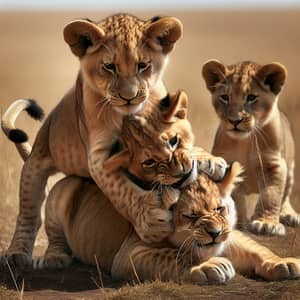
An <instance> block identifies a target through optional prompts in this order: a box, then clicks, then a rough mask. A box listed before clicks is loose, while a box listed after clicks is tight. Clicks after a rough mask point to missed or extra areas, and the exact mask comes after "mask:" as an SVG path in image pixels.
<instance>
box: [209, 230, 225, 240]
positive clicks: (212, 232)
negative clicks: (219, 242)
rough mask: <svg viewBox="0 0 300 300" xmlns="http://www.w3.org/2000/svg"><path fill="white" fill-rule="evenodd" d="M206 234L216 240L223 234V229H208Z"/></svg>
mask: <svg viewBox="0 0 300 300" xmlns="http://www.w3.org/2000/svg"><path fill="white" fill-rule="evenodd" d="M206 232H207V233H208V234H209V235H210V236H211V237H212V238H213V239H216V238H217V237H218V236H219V235H220V234H221V232H222V229H221V228H215V229H206Z"/></svg>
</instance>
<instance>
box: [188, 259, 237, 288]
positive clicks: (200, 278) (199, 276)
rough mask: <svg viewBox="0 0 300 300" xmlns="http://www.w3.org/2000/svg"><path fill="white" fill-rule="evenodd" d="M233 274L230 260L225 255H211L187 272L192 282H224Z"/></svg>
mask: <svg viewBox="0 0 300 300" xmlns="http://www.w3.org/2000/svg"><path fill="white" fill-rule="evenodd" d="M234 276H235V270H234V267H233V265H232V263H231V261H230V260H228V259H227V258H225V257H212V258H210V259H209V260H208V261H206V262H204V263H202V264H200V265H199V266H197V267H193V268H192V269H191V272H190V274H189V277H190V278H189V279H190V281H191V282H192V283H197V284H207V283H208V284H216V283H225V282H227V281H229V280H231V279H232V278H233V277H234Z"/></svg>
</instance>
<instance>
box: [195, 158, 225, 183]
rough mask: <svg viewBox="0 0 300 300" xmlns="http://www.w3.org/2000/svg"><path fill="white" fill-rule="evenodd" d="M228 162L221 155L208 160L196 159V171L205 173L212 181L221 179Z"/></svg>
mask: <svg viewBox="0 0 300 300" xmlns="http://www.w3.org/2000/svg"><path fill="white" fill-rule="evenodd" d="M227 168H228V164H227V162H226V160H225V159H223V158H222V157H219V156H216V157H213V158H211V159H208V160H203V161H198V171H202V172H204V173H206V174H207V175H208V176H209V177H210V178H211V179H212V180H214V181H222V179H223V178H224V176H225V174H226V171H227Z"/></svg>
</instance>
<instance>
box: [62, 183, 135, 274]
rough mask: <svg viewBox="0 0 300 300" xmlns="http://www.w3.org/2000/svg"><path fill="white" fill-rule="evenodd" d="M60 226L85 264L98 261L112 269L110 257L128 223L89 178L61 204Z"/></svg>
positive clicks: (126, 230) (125, 234) (125, 231)
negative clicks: (67, 201) (61, 224)
mask: <svg viewBox="0 0 300 300" xmlns="http://www.w3.org/2000/svg"><path fill="white" fill-rule="evenodd" d="M63 218H64V220H63V227H64V231H65V235H66V238H67V241H68V245H69V247H70V248H71V250H72V253H73V255H74V256H76V257H78V258H80V260H81V261H83V262H84V263H87V264H93V265H95V263H96V258H95V256H96V257H97V261H98V263H99V264H100V266H101V268H104V269H105V270H107V271H110V270H111V266H112V262H113V259H114V257H115V255H116V253H117V252H118V251H119V249H120V247H121V245H122V243H123V241H124V240H125V238H126V236H127V235H128V234H129V232H131V231H130V229H131V225H130V224H129V222H127V221H126V220H125V219H124V218H123V217H121V216H120V215H119V214H118V213H117V212H116V210H115V209H114V207H113V206H112V204H111V203H110V201H109V200H108V199H107V198H106V197H105V196H104V195H103V194H102V192H101V191H100V190H99V188H98V187H97V186H96V185H95V184H94V183H92V182H84V184H83V186H82V187H81V188H80V189H78V190H77V191H76V192H75V193H74V196H73V197H70V200H69V203H66V204H65V208H64V217H63Z"/></svg>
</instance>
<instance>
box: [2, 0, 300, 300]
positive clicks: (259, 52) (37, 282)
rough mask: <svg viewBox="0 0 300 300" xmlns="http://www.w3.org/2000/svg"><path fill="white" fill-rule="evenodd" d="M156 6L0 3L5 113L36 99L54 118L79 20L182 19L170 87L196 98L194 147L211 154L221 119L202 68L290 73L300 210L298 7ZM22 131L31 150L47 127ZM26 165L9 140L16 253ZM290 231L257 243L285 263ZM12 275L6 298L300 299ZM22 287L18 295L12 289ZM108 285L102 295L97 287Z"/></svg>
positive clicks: (298, 246)
mask: <svg viewBox="0 0 300 300" xmlns="http://www.w3.org/2000/svg"><path fill="white" fill-rule="evenodd" d="M150 2H151V3H148V4H147V3H142V1H138V0H132V1H129V0H128V1H122V0H115V1H113V0H111V1H107V0H106V1H104V0H103V1H93V0H86V1H79V0H75V1H68V0H65V1H60V2H58V1H51V3H50V2H48V1H39V2H38V1H37V0H36V1H35V0H31V1H22V2H21V1H17V0H0V37H1V46H0V110H1V114H2V113H3V111H4V110H5V109H6V108H7V107H8V105H9V104H10V103H11V102H12V101H13V100H15V99H18V98H24V97H25V98H33V99H36V100H37V101H38V102H39V103H40V104H41V106H42V107H43V108H44V109H45V112H46V114H48V113H49V112H50V111H51V109H52V108H53V107H54V106H55V105H56V104H57V103H58V101H59V100H60V98H61V97H62V96H63V95H64V93H65V92H66V91H67V90H68V89H69V88H70V87H71V86H72V85H73V83H74V81H75V78H76V74H77V70H78V67H79V63H78V61H77V59H76V58H75V57H74V56H73V55H72V54H71V51H70V50H69V48H68V46H67V44H65V42H64V41H63V35H62V31H63V27H64V25H65V24H66V23H68V22H69V21H71V20H73V19H75V18H80V17H89V18H91V19H94V20H99V19H101V18H104V17H106V16H107V15H109V14H112V13H115V12H120V11H122V12H123V11H125V12H130V13H133V14H136V15H137V16H139V17H141V18H150V17H152V16H153V15H174V16H176V17H178V18H179V19H180V20H181V21H182V22H183V25H184V36H183V38H182V39H181V40H180V41H179V42H178V44H177V46H176V49H175V51H174V52H173V53H172V54H171V59H170V64H169V66H168V68H167V70H166V73H165V77H164V78H165V83H166V86H167V87H168V89H169V90H170V91H175V90H177V89H184V90H186V92H187V93H188V95H189V99H190V102H189V118H190V120H191V122H192V125H193V129H194V132H195V135H196V143H197V145H199V146H202V147H203V148H205V149H207V150H210V149H211V146H212V142H213V137H214V133H215V130H216V128H217V118H216V116H215V114H214V111H213V108H212V106H211V103H210V97H209V94H208V92H207V90H206V88H205V85H204V81H203V79H202V77H201V67H202V65H203V64H204V63H205V62H206V61H207V60H208V59H211V58H216V59H219V60H221V61H223V62H225V63H228V64H229V63H235V62H238V61H241V60H254V61H257V62H260V63H269V62H272V61H279V62H281V63H283V64H284V65H285V66H286V67H287V69H288V80H287V83H286V86H285V88H284V91H283V92H282V94H281V97H280V107H281V109H282V110H283V111H284V112H285V113H286V114H287V115H288V117H289V119H290V121H291V123H292V126H293V129H294V136H295V140H296V153H297V154H296V180H295V187H294V192H293V203H294V206H295V207H296V208H297V209H298V211H300V197H299V192H300V184H298V182H299V180H300V154H299V150H300V138H299V135H298V132H299V131H300V120H299V113H300V84H299V69H300V59H299V55H300V2H299V1H297V0H289V1H284V2H281V1H280V0H277V1H275V0H274V1H273V2H272V3H271V1H268V0H264V1H260V2H257V3H256V2H253V1H252V2H251V1H250V0H249V1H238V0H233V1H231V2H230V3H229V2H228V1H225V0H222V1H221V0H214V1H200V0H199V1H197V0H186V1H180V0H177V1H164V3H160V2H162V1H154V0H152V1H150ZM59 3H60V4H59ZM18 126H19V127H21V128H23V129H25V130H26V132H29V136H30V140H31V142H32V141H33V139H34V137H35V135H36V133H37V130H38V129H39V127H40V124H39V123H37V122H35V121H33V120H31V119H29V117H27V116H26V114H23V115H22V116H21V117H20V118H19V120H18ZM70 134H72V133H70ZM22 164H23V162H22V160H21V158H20V157H19V155H18V154H17V151H16V150H15V148H14V145H13V144H12V143H10V142H9V141H8V140H7V139H6V137H5V136H4V134H3V133H2V132H1V133H0V251H1V250H3V249H5V248H6V247H7V246H8V243H9V241H10V239H11V236H12V233H13V230H14V226H15V220H16V216H17V212H18V181H19V177H20V170H21V167H22ZM52 182H53V180H52ZM50 186H51V183H50V184H49V188H50ZM287 233H288V234H287V236H285V237H255V238H256V239H257V240H259V241H261V242H262V243H264V244H265V245H268V246H269V247H271V248H272V249H273V250H274V251H276V252H277V253H278V254H280V255H284V256H287V255H289V256H300V230H299V229H289V230H287ZM112 236H113V234H112ZM46 245H47V242H46V239H45V234H44V233H43V230H41V233H40V234H39V237H38V239H37V241H36V252H35V253H36V254H41V253H42V252H43V250H44V249H45V246H46ZM12 272H13V276H12V274H10V273H9V272H2V271H0V286H1V287H0V299H12V298H20V297H23V298H25V299H99V298H103V299H105V298H108V297H113V298H115V299H215V298H217V299H218V298H222V299H249V298H253V297H256V298H257V299H270V298H272V299H300V281H285V282H280V283H278V282H272V283H266V282H263V281H260V280H254V279H245V278H243V277H241V276H237V277H236V278H235V279H234V280H233V281H232V282H230V283H228V284H226V285H222V286H205V287H193V286H188V285H186V286H179V285H175V284H172V283H169V284H162V283H160V282H159V281H158V282H155V283H152V284H150V283H149V284H145V285H142V286H136V287H131V288H130V287H129V286H126V285H124V284H122V283H114V282H112V281H111V280H110V279H109V277H108V276H106V275H105V274H102V276H100V274H99V271H97V270H96V269H94V268H87V267H84V266H81V265H78V264H77V265H76V266H74V267H72V268H71V269H69V270H66V271H61V272H54V273H53V274H50V275H49V274H48V273H47V272H42V271H41V272H31V271H30V270H25V271H22V272H20V271H16V270H12ZM101 277H102V280H101ZM13 278H14V279H16V281H17V282H16V283H14V280H13ZM23 278H24V290H25V292H24V294H23V292H22V290H23V288H22V282H23ZM16 285H17V287H18V290H19V292H17V293H15V292H13V291H12V289H16ZM101 285H103V286H104V289H99V286H100V287H101ZM5 287H6V288H8V289H6V288H5ZM119 288H121V289H119ZM62 291H64V292H62ZM71 292H72V293H71Z"/></svg>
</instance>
